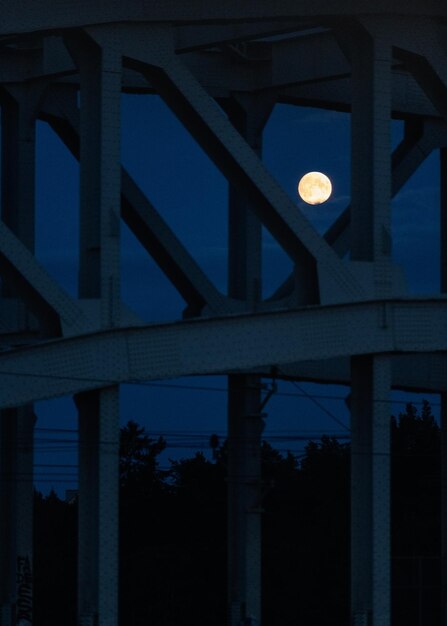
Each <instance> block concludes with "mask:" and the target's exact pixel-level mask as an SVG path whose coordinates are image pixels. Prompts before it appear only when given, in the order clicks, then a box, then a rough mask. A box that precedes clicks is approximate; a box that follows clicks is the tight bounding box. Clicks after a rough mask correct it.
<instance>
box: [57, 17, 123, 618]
mask: <svg viewBox="0 0 447 626" xmlns="http://www.w3.org/2000/svg"><path fill="white" fill-rule="evenodd" d="M90 34H91V37H86V38H82V39H75V40H69V41H68V45H69V48H70V52H71V53H72V55H73V56H74V58H75V60H76V62H77V63H78V66H79V69H80V77H81V96H80V97H81V111H80V186H81V198H80V201H81V206H80V267H79V296H80V297H81V298H85V299H93V300H96V301H97V302H98V305H99V324H100V327H102V328H110V327H113V326H117V325H119V317H120V283H119V276H120V268H119V246H120V243H119V241H120V240H119V234H120V188H121V182H120V181H121V161H120V99H121V73H122V58H121V46H120V41H119V33H118V31H115V29H114V28H113V27H110V28H109V27H107V28H106V29H97V30H95V31H93V32H92V33H90ZM76 403H77V406H78V411H79V432H80V438H79V538H78V568H79V569H78V623H79V624H80V625H82V626H117V624H118V491H119V480H118V467H119V456H118V455H119V395H118V388H117V387H110V388H106V389H102V390H100V391H95V392H88V393H84V394H80V395H79V396H78V397H77V398H76Z"/></svg>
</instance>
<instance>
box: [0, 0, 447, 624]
mask: <svg viewBox="0 0 447 626" xmlns="http://www.w3.org/2000/svg"><path fill="white" fill-rule="evenodd" d="M446 24H447V7H446V5H445V3H444V2H439V1H437V0H424V2H422V1H420V0H412V1H409V0H406V1H405V2H404V1H403V0H387V1H386V2H385V1H383V0H376V1H375V2H374V3H372V2H370V1H366V0H337V2H328V1H327V0H313V2H307V1H306V2H305V1H304V0H293V1H292V0H275V2H272V1H271V0H270V1H268V0H246V1H244V2H240V1H236V0H225V1H218V0H207V1H206V2H202V1H199V0H189V1H188V2H182V1H180V0H165V1H164V2H154V1H150V0H138V1H137V0H127V1H126V2H119V1H117V0H106V1H100V0H21V1H20V2H17V0H3V2H2V3H1V18H0V81H1V88H0V97H1V110H2V137H1V142H2V163H1V167H2V196H1V211H2V220H1V223H0V275H1V308H0V345H1V351H0V409H1V419H0V442H1V444H2V445H1V446H0V485H1V491H0V537H1V540H0V616H1V617H0V624H1V626H12V624H16V623H20V624H31V623H32V614H31V598H32V588H31V579H32V481H31V479H30V480H29V481H24V480H23V479H21V478H20V477H21V476H22V477H23V476H24V475H29V476H31V473H32V462H33V452H32V448H33V425H34V419H35V418H34V413H33V403H34V402H36V401H38V400H43V399H49V398H55V397H57V396H66V395H71V396H74V398H75V401H76V405H77V408H78V412H79V433H80V455H79V476H80V479H79V480H80V482H79V555H78V557H79V558H78V561H79V563H78V566H79V575H78V580H79V584H78V623H79V625H82V626H93V625H97V626H116V625H117V620H118V610H117V595H118V594H117V585H118V559H117V555H118V551H117V538H118V442H119V411H118V390H119V384H120V383H126V382H135V381H147V380H151V379H160V378H172V377H176V376H193V375H197V374H225V375H228V376H229V401H228V406H229V412H228V421H229V424H228V434H229V449H230V461H229V477H228V482H229V493H228V497H229V520H228V524H229V574H228V623H229V624H230V626H238V625H240V624H243V623H248V620H249V619H252V620H255V622H253V623H261V619H262V616H261V609H260V606H261V590H260V589H261V585H260V572H261V559H260V513H259V512H258V509H259V507H257V506H256V503H257V502H259V498H260V481H259V474H260V459H259V446H260V438H261V433H262V426H263V420H262V413H261V411H260V406H261V399H260V385H259V381H260V377H268V376H270V375H271V373H272V371H273V369H272V368H276V369H277V370H278V371H280V372H284V373H286V374H287V376H288V377H291V378H293V379H297V380H312V381H319V382H328V383H329V382H337V383H344V384H348V385H350V386H351V403H350V405H351V425H352V539H351V546H352V548H351V563H352V584H351V589H352V593H351V612H352V621H353V624H355V626H363V625H365V626H366V625H368V626H390V624H391V615H390V460H389V452H390V429H389V404H388V397H389V393H390V390H391V389H406V390H416V391H427V392H428V391H429V392H436V393H440V394H441V398H442V405H443V410H442V420H443V429H444V430H445V428H446V425H445V416H446V410H445V407H446V402H445V398H446V396H445V392H446V389H447V388H446V383H447V357H446V351H447V317H446V312H447V301H446V298H445V291H446V290H447V219H446V210H447V191H446V190H447V184H446V183H447V160H446V155H447V152H446V146H447V126H446V119H447V26H446ZM79 92H80V105H79V103H78V93H79ZM122 92H126V93H141V94H158V95H159V96H161V98H162V99H163V100H164V102H165V103H166V104H167V106H169V107H170V109H171V110H172V111H173V113H174V114H175V115H176V116H177V118H178V119H179V120H180V121H181V123H182V124H183V125H184V127H185V128H187V129H188V131H189V132H190V133H191V135H192V136H193V137H194V138H195V140H196V141H197V142H198V143H199V144H200V145H201V146H202V148H203V149H204V150H205V152H206V153H207V155H208V156H209V158H210V159H211V160H212V161H213V162H214V163H215V164H216V165H217V167H218V168H219V169H220V170H221V172H222V173H223V174H224V175H225V177H226V178H227V179H228V182H229V185H230V196H229V206H228V220H229V242H228V264H229V265H228V267H229V287H228V292H227V293H222V292H221V291H219V289H217V287H216V286H215V285H214V284H213V283H212V282H211V281H210V280H209V279H208V278H207V276H206V275H205V273H204V272H203V270H202V269H201V267H200V266H199V265H198V264H197V263H196V261H195V260H194V259H193V258H192V256H191V255H190V254H189V252H188V250H187V249H186V248H185V246H184V245H183V244H182V242H181V240H180V239H179V238H178V237H177V235H176V234H174V233H173V232H172V230H171V229H170V227H169V226H168V225H167V223H166V222H165V220H164V218H163V215H162V214H161V213H159V212H158V210H157V208H156V207H155V206H154V205H153V204H152V203H151V201H150V199H149V198H147V197H146V196H145V194H144V193H143V192H142V191H141V189H140V188H139V187H138V185H137V184H136V182H135V181H134V180H133V179H132V177H131V176H130V174H129V173H128V172H127V171H126V170H125V169H124V168H123V167H122V166H121V163H120V97H121V93H122ZM216 100H217V101H218V103H219V104H220V106H216ZM278 102H279V103H288V104H294V105H296V106H303V105H305V106H313V107H321V108H324V109H333V110H337V111H346V112H350V114H351V130H352V145H351V151H352V154H351V162H352V193H351V200H350V206H348V207H346V209H345V211H344V212H343V213H342V214H341V215H340V217H339V218H338V219H337V220H336V221H335V222H334V223H333V224H332V226H331V227H330V228H329V229H328V231H327V232H326V233H325V235H324V236H320V235H319V234H318V233H317V232H316V230H315V229H314V228H313V226H312V225H311V224H310V223H309V221H308V220H307V219H306V218H305V216H304V215H303V214H302V213H301V212H300V211H299V210H297V208H296V206H295V205H294V203H293V202H292V201H291V200H290V199H289V197H288V196H287V194H286V193H285V192H284V191H283V190H282V189H281V188H280V186H279V185H278V184H277V183H276V181H275V180H274V179H273V177H272V176H271V174H270V173H269V172H268V171H267V170H266V168H265V167H264V165H263V163H262V160H261V155H262V131H263V128H264V126H265V124H266V122H267V120H268V118H269V115H270V113H271V111H272V109H273V107H274V105H275V103H278ZM392 118H398V119H401V120H403V121H404V123H405V133H404V138H403V140H402V141H401V143H400V144H399V145H398V147H397V148H396V149H395V150H394V151H393V152H392V151H391V142H390V120H391V119H392ZM38 120H41V121H44V122H46V123H47V124H49V125H50V126H51V128H52V129H53V130H54V131H55V132H56V133H57V135H58V136H59V137H60V138H61V140H62V141H63V142H64V144H65V146H66V149H67V150H68V151H70V152H71V153H72V154H73V155H74V156H75V157H76V158H77V159H79V163H80V208H79V211H80V215H79V219H80V238H79V250H80V265H79V289H78V298H77V299H75V298H73V297H71V296H70V295H68V294H67V293H66V291H65V290H64V289H63V288H62V287H61V286H60V285H59V284H58V283H57V282H56V281H55V280H54V279H53V278H52V277H51V276H50V275H49V274H48V273H47V272H46V271H45V269H44V268H43V267H42V265H41V264H40V263H39V261H38V260H37V259H36V257H35V255H34V246H35V232H34V223H35V217H34V203H35V202H34V195H35V194H34V176H35V141H36V134H35V133H36V122H37V121H38ZM155 149H156V146H154V150H155ZM434 150H439V151H440V155H441V165H442V173H441V211H440V215H441V217H440V224H439V232H440V240H441V285H440V289H439V294H437V295H434V296H433V297H431V298H415V297H412V296H411V295H410V294H409V293H408V291H407V290H406V287H405V285H404V282H403V281H402V277H401V272H400V270H399V268H398V267H396V266H395V264H394V262H393V259H392V254H391V251H392V233H391V227H390V221H391V216H390V201H391V198H392V197H393V196H394V195H395V194H396V193H397V192H398V191H399V190H400V189H401V188H402V186H403V185H404V184H405V182H406V181H407V180H408V179H409V178H410V177H411V175H412V174H413V173H414V172H415V171H416V170H417V168H418V167H419V165H420V164H421V163H422V162H423V161H424V159H425V158H426V157H427V156H428V155H429V154H430V153H431V152H432V151H434ZM120 220H123V221H124V222H125V223H126V224H127V225H128V226H129V228H130V229H131V230H132V232H133V233H134V234H135V236H136V237H137V238H138V240H139V241H140V243H141V244H142V245H143V246H144V248H145V249H146V250H147V252H148V254H150V255H151V256H152V257H153V258H154V259H155V261H156V262H157V264H158V265H159V266H160V268H161V269H162V271H163V272H164V273H165V275H166V276H167V277H168V278H169V280H170V281H171V282H172V284H173V285H174V286H175V288H176V289H177V290H178V292H179V293H180V294H181V296H182V297H183V298H184V300H185V301H186V302H187V307H186V309H185V312H184V316H183V319H181V320H179V321H177V322H175V323H165V324H157V325H146V324H144V323H143V322H142V321H141V320H138V318H137V316H135V315H131V314H130V313H129V311H128V309H127V308H126V307H124V306H123V304H122V300H121V295H120V254H119V249H120V239H119V232H120V228H119V226H120ZM421 220H423V216H421ZM261 225H263V226H265V227H266V228H267V229H268V230H269V231H270V233H271V234H272V236H273V237H274V238H275V240H276V241H277V242H278V243H279V245H280V246H281V247H282V248H283V249H284V250H285V251H286V252H287V254H288V255H289V256H290V258H291V259H292V261H293V264H294V271H293V273H292V274H291V275H290V276H283V277H282V279H283V283H282V285H281V287H280V288H279V289H278V290H277V292H276V293H275V294H274V296H273V297H271V298H270V299H269V300H265V301H261V300H260V297H259V293H260V283H261V256H262V255H261ZM52 228H55V227H53V226H52ZM142 289H143V285H142ZM19 442H20V445H19ZM445 456H446V443H445V441H444V442H443V457H444V458H445ZM445 467H446V464H445V463H444V469H443V473H444V477H443V480H444V483H443V484H444V489H443V492H442V493H443V496H442V497H443V512H444V519H443V528H445V525H446V521H445V512H446V510H447V508H446V495H445V494H446V489H445V485H446V481H445V479H446V475H445V473H446V469H445ZM6 475H8V476H9V477H10V476H13V477H14V476H15V480H8V481H6V480H4V478H5V476H6ZM241 476H242V477H244V476H245V477H247V480H245V481H244V480H240V477H241ZM2 477H3V478H2ZM235 477H239V479H238V480H235V479H234V478H235ZM445 545H447V544H446V541H445V538H444V541H443V550H444V555H443V558H444V560H445ZM444 569H445V568H444ZM24 580H25V582H26V583H27V585H25V586H24V585H23V584H22V583H23V581H24ZM442 584H443V588H445V585H446V582H445V580H444V581H443V583H442ZM24 587H27V588H26V589H25V591H24ZM443 598H444V599H443V602H444V607H443V610H444V611H445V593H444V595H443ZM443 619H444V620H445V619H446V618H445V613H444V618H443ZM20 620H22V621H20ZM443 623H446V622H445V621H444V622H443Z"/></svg>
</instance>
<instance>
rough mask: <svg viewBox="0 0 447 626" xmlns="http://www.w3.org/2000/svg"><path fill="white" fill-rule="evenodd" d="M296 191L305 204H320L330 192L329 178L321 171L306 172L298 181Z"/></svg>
mask: <svg viewBox="0 0 447 626" xmlns="http://www.w3.org/2000/svg"><path fill="white" fill-rule="evenodd" d="M298 193H299V194H300V197H301V199H302V200H304V202H307V204H322V203H323V202H326V200H327V199H328V198H329V196H330V195H331V193H332V184H331V181H330V180H329V178H328V177H327V176H326V175H325V174H322V173H321V172H308V173H307V174H304V176H303V177H302V179H301V180H300V182H299V183H298Z"/></svg>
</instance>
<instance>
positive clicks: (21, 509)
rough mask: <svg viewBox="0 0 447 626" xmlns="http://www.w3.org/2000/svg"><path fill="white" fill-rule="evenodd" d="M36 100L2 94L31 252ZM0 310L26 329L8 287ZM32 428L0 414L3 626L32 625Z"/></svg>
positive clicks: (7, 162) (5, 196) (11, 183)
mask: <svg viewBox="0 0 447 626" xmlns="http://www.w3.org/2000/svg"><path fill="white" fill-rule="evenodd" d="M37 95H38V90H37V89H36V88H35V87H34V86H33V85H32V84H29V85H15V86H11V87H7V86H5V87H4V88H3V89H2V92H1V102H2V146H1V150H2V165H1V177H2V185H1V188H2V193H1V216H2V220H3V221H4V222H5V223H6V224H7V226H8V227H9V228H10V229H11V230H12V231H13V232H14V234H15V235H16V236H17V238H18V239H19V240H20V241H22V243H24V244H25V245H26V246H27V248H28V249H29V250H31V251H34V230H35V229H34V222H35V216H34V214H35V202H34V176H35V105H36V101H37ZM1 306H3V307H5V308H6V307H7V306H8V307H12V311H13V315H14V322H15V326H16V330H17V331H18V332H20V331H23V330H26V328H28V326H29V322H30V319H29V314H28V313H27V311H26V308H25V305H24V304H23V303H22V302H19V301H17V300H16V299H15V297H14V291H13V289H12V288H11V287H10V286H9V285H8V286H6V285H4V284H2V286H1ZM34 422H35V416H34V412H33V407H32V405H28V406H24V407H20V408H17V409H9V410H5V411H1V412H0V626H12V624H14V625H15V624H21V625H22V626H29V625H31V624H32V615H33V429H34Z"/></svg>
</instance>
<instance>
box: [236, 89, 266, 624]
mask: <svg viewBox="0 0 447 626" xmlns="http://www.w3.org/2000/svg"><path fill="white" fill-rule="evenodd" d="M272 106H273V103H272V102H271V101H270V100H264V99H262V98H256V97H250V96H247V95H245V96H242V95H241V96H240V97H239V98H237V99H236V98H235V100H234V101H233V103H232V107H231V108H230V110H229V114H230V119H231V120H232V122H233V124H234V125H235V126H236V128H237V129H238V130H239V132H240V133H241V134H242V135H243V136H244V137H245V139H246V140H247V142H248V143H249V144H250V145H251V146H252V148H253V149H254V150H255V151H256V152H257V153H258V154H259V155H260V154H261V151H262V130H263V128H264V125H265V123H266V121H267V119H268V116H269V115H270V112H271V109H272ZM261 236H262V231H261V224H260V222H259V220H258V218H257V217H256V216H255V215H254V213H252V212H251V211H250V206H249V204H248V201H247V199H246V198H245V197H244V196H242V195H241V194H240V193H238V192H237V191H236V190H235V189H234V188H233V187H230V201H229V267H228V286H229V289H228V291H229V295H230V296H231V297H233V298H238V299H240V300H244V301H246V302H247V308H256V302H257V301H259V300H260V298H261V256H262V237H261ZM260 382H261V381H260V379H259V377H257V376H245V375H237V376H236V375H234V376H229V378H228V393H229V395H228V601H229V624H230V626H239V625H240V624H244V623H247V624H248V623H252V624H256V625H258V624H261V435H262V431H263V429H264V420H263V416H262V414H261V413H260V406H261V386H260ZM250 620H251V621H250Z"/></svg>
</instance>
